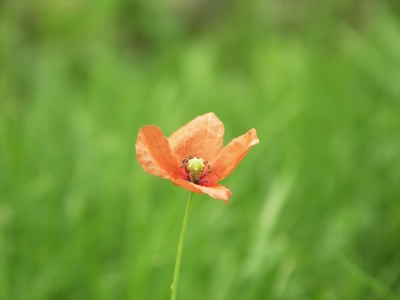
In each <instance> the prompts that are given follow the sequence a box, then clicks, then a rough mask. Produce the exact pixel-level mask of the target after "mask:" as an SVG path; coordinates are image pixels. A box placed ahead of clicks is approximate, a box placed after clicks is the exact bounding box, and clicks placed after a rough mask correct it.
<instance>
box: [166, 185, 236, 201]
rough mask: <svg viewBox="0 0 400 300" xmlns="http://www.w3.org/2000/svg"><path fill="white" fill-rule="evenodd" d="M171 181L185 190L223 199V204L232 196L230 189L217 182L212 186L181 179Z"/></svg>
mask: <svg viewBox="0 0 400 300" xmlns="http://www.w3.org/2000/svg"><path fill="white" fill-rule="evenodd" d="M172 182H173V183H174V184H175V185H177V186H180V187H183V188H184V189H186V190H189V191H192V192H195V193H200V194H203V193H204V194H208V195H209V196H211V197H213V198H215V199H219V200H225V202H224V203H225V204H226V203H228V198H229V197H230V196H232V193H231V191H230V190H229V189H228V188H227V187H226V186H223V185H219V184H216V185H214V186H202V185H198V184H194V183H192V182H190V181H186V180H182V179H172Z"/></svg>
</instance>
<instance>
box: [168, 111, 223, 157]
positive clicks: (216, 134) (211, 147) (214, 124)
mask: <svg viewBox="0 0 400 300" xmlns="http://www.w3.org/2000/svg"><path fill="white" fill-rule="evenodd" d="M223 136H224V124H222V122H221V121H220V120H219V119H218V118H217V116H216V115H215V114H214V113H207V114H205V115H203V116H199V117H197V118H195V119H194V120H193V121H191V122H189V123H188V124H186V125H185V126H183V127H182V128H180V129H178V130H177V131H176V132H174V133H173V134H172V135H171V136H170V137H169V138H168V142H169V145H170V147H171V149H172V151H173V152H174V153H175V155H176V156H177V157H179V158H180V159H183V158H187V157H188V156H189V155H192V156H194V157H195V156H198V157H201V158H203V159H204V160H208V161H210V160H212V159H214V158H215V157H216V156H217V155H218V153H219V152H220V151H221V150H222V147H223Z"/></svg>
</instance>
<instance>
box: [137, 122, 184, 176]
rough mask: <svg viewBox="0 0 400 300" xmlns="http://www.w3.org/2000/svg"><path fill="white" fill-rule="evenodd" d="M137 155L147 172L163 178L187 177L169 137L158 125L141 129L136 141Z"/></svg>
mask: <svg viewBox="0 0 400 300" xmlns="http://www.w3.org/2000/svg"><path fill="white" fill-rule="evenodd" d="M136 157H137V160H138V162H139V163H140V165H141V166H142V168H143V170H145V171H146V172H147V173H150V174H152V175H156V176H159V177H162V178H185V175H184V173H183V171H182V170H181V169H180V168H179V166H180V164H179V161H178V160H177V158H176V157H175V155H174V153H173V152H172V150H171V148H170V146H169V144H168V140H167V138H166V137H164V135H163V133H162V131H161V129H160V128H158V127H157V126H153V125H151V126H145V127H143V128H141V129H140V131H139V136H138V139H137V141H136Z"/></svg>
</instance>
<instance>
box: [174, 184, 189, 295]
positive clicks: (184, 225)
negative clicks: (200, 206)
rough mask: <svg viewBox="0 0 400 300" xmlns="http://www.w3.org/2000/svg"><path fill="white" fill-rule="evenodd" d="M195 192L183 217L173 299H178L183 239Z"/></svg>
mask: <svg viewBox="0 0 400 300" xmlns="http://www.w3.org/2000/svg"><path fill="white" fill-rule="evenodd" d="M192 198H193V192H190V195H189V200H188V203H187V206H186V213H185V218H184V219H183V226H182V231H181V238H180V239H179V245H178V253H177V254H176V262H175V271H174V283H173V284H172V296H171V300H175V299H176V292H177V290H178V280H179V269H180V267H181V257H182V249H183V241H184V240H185V234H186V227H187V223H188V219H189V213H190V205H191V204H192Z"/></svg>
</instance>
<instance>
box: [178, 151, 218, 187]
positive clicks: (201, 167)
mask: <svg viewBox="0 0 400 300" xmlns="http://www.w3.org/2000/svg"><path fill="white" fill-rule="evenodd" d="M181 168H183V169H184V170H185V173H186V175H187V177H188V180H189V181H190V182H193V183H196V184H201V183H203V182H207V179H204V178H205V177H206V176H207V175H208V173H211V166H210V165H209V164H208V163H207V161H204V159H202V158H200V157H192V156H191V155H189V157H188V158H185V159H183V160H182V166H181Z"/></svg>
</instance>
